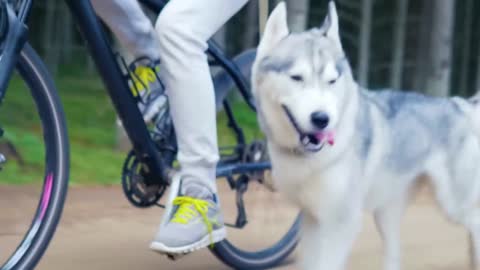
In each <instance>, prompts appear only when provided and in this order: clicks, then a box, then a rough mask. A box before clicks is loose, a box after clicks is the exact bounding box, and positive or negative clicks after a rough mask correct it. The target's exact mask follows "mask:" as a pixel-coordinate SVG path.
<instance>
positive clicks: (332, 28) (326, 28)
mask: <svg viewBox="0 0 480 270" xmlns="http://www.w3.org/2000/svg"><path fill="white" fill-rule="evenodd" d="M320 29H321V30H322V32H323V33H324V35H325V36H327V37H329V38H331V39H333V40H335V41H338V42H339V43H340V31H339V26H338V14H337V7H336V6H335V2H334V1H330V2H329V3H328V14H327V17H326V18H325V21H324V22H323V25H322V27H321V28H320Z"/></svg>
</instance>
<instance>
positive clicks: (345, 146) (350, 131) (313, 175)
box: [252, 2, 480, 270]
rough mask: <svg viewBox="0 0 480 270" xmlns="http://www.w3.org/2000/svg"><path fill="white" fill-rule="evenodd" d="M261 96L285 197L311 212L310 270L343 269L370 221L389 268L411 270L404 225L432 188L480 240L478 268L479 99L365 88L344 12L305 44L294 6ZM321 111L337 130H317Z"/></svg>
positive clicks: (264, 67)
mask: <svg viewBox="0 0 480 270" xmlns="http://www.w3.org/2000/svg"><path fill="white" fill-rule="evenodd" d="M252 86H253V91H254V95H255V98H256V101H257V105H258V112H259V114H258V117H259V121H260V124H261V127H262V129H263V131H264V132H265V134H266V136H267V139H268V148H269V154H270V157H271V161H272V167H273V176H274V181H275V185H276V188H278V190H279V191H280V192H283V193H284V194H286V195H287V196H288V198H289V199H291V200H292V201H293V202H295V203H296V204H297V205H298V206H299V207H300V208H301V209H302V210H303V212H304V224H303V237H302V240H301V244H300V246H301V259H300V266H301V268H302V269H308V270H339V269H343V268H344V267H345V263H346V260H347V258H348V255H349V253H350V250H351V248H352V243H353V241H354V239H355V236H356V235H357V233H358V232H359V230H360V227H361V218H362V214H363V211H364V210H367V211H369V212H371V213H373V215H374V217H375V221H376V224H377V226H378V230H379V232H380V233H381V236H382V238H383V241H384V249H385V269H387V270H398V269H400V239H399V226H400V225H399V224H400V219H401V217H402V214H403V212H404V209H405V206H406V204H407V202H408V200H409V198H410V197H411V195H412V193H413V187H414V186H415V183H417V182H418V179H420V178H426V179H428V180H429V182H430V183H431V184H432V186H433V188H434V191H435V194H436V198H437V200H438V203H439V205H440V206H441V208H442V209H443V210H444V212H445V214H446V216H447V217H448V218H449V219H450V220H451V221H453V222H455V223H458V224H461V225H463V226H465V228H466V229H467V230H468V232H469V233H470V237H471V243H472V262H473V264H472V265H473V266H474V267H476V268H475V269H478V265H479V264H478V263H479V259H480V212H479V211H478V208H477V207H476V203H477V201H478V197H479V190H480V189H479V187H480V186H479V185H480V144H479V138H480V136H479V134H480V132H479V130H480V129H479V128H478V127H479V126H480V125H479V123H480V108H479V106H477V105H476V99H475V98H472V99H470V100H467V99H462V98H458V97H455V98H438V97H436V98H434V97H426V96H423V95H420V94H414V93H406V92H394V91H375V92H373V91H367V90H365V89H362V88H361V87H360V86H359V85H358V84H357V83H356V82H355V81H354V79H353V76H352V72H351V69H350V66H349V63H348V61H347V60H346V58H345V54H344V51H343V49H342V45H341V42H340V37H339V26H338V18H337V13H336V8H335V5H334V3H333V2H331V3H330V4H329V13H328V15H327V18H326V20H325V23H324V25H323V26H322V27H321V28H319V29H312V30H309V31H307V32H302V33H289V30H288V27H287V22H286V8H285V4H284V3H280V4H279V5H278V6H277V7H276V8H275V10H274V11H273V12H272V14H271V16H270V17H269V19H268V22H267V24H266V29H265V32H264V36H263V37H262V40H261V42H260V45H259V47H258V52H257V57H256V60H255V62H254V65H253V69H252ZM319 111H320V112H323V113H324V114H326V115H328V117H329V122H328V126H327V127H326V128H321V129H318V128H316V127H315V125H314V124H312V120H311V119H312V118H311V115H312V113H313V112H319ZM317 126H318V125H317ZM327 137H328V138H329V139H328V140H327V139H325V138H327Z"/></svg>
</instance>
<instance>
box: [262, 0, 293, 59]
mask: <svg viewBox="0 0 480 270" xmlns="http://www.w3.org/2000/svg"><path fill="white" fill-rule="evenodd" d="M288 32H289V30H288V26H287V7H286V5H285V2H280V3H279V4H278V5H277V6H276V7H275V9H274V10H273V11H272V13H271V14H270V16H269V17H268V20H267V23H266V25H265V31H264V32H263V37H262V39H261V40H260V43H259V45H258V49H257V57H258V56H260V57H261V56H264V55H265V54H266V53H267V52H268V51H269V50H270V49H272V48H273V47H274V46H275V45H276V44H277V43H278V42H279V41H280V40H281V39H283V38H284V37H286V36H287V35H288Z"/></svg>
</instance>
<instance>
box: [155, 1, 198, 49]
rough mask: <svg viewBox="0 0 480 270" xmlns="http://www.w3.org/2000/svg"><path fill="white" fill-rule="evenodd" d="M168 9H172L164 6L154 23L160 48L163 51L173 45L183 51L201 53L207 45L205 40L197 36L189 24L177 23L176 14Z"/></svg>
mask: <svg viewBox="0 0 480 270" xmlns="http://www.w3.org/2000/svg"><path fill="white" fill-rule="evenodd" d="M167 7H168V6H167ZM170 11H172V10H168V9H167V8H165V9H164V11H163V12H161V13H160V15H159V16H158V18H157V21H156V23H155V31H156V32H157V36H158V39H159V42H160V47H161V49H162V50H164V51H165V50H169V49H170V48H171V47H172V46H174V47H175V48H182V50H181V51H183V52H185V53H187V52H188V51H191V52H197V51H198V52H202V53H203V51H205V49H206V47H207V44H206V40H203V39H202V38H201V37H199V36H198V35H197V34H196V33H195V30H194V29H193V28H194V27H193V26H191V25H190V24H188V23H185V22H182V23H178V22H179V17H178V16H177V15H178V14H175V12H174V11H172V12H170ZM192 50H193V51H192Z"/></svg>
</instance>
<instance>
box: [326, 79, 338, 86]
mask: <svg viewBox="0 0 480 270" xmlns="http://www.w3.org/2000/svg"><path fill="white" fill-rule="evenodd" d="M337 79H338V78H335V79H332V80H329V81H328V84H329V85H332V84H335V83H336V82H337Z"/></svg>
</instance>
